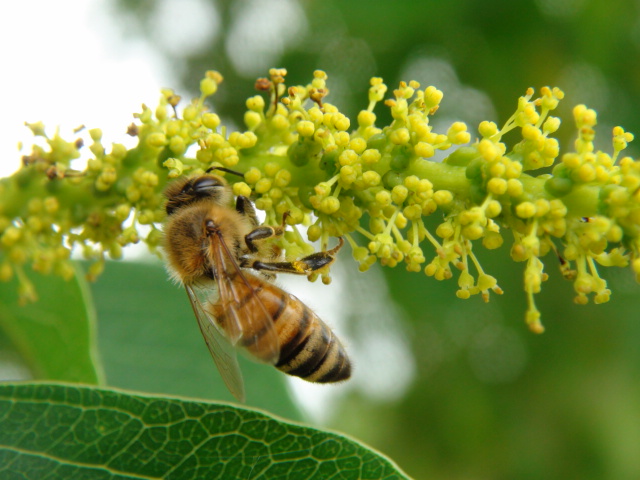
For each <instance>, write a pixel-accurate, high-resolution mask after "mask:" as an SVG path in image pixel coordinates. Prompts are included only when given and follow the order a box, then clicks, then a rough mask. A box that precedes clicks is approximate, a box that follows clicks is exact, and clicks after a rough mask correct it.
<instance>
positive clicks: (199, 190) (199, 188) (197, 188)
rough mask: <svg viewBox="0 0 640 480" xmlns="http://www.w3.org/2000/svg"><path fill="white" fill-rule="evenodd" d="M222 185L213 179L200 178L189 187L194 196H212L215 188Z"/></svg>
mask: <svg viewBox="0 0 640 480" xmlns="http://www.w3.org/2000/svg"><path fill="white" fill-rule="evenodd" d="M221 186H222V183H220V181H219V180H218V179H216V178H214V177H200V178H199V179H197V180H196V181H195V182H193V186H192V187H191V188H192V189H193V191H194V192H195V193H196V195H202V196H205V195H212V194H213V192H214V191H215V189H216V188H218V187H221Z"/></svg>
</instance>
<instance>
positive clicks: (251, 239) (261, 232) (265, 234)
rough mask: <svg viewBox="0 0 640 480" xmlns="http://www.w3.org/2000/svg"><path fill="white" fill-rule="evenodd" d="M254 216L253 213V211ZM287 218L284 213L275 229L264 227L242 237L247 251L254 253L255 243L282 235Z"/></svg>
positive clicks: (256, 248) (256, 249) (286, 213)
mask: <svg viewBox="0 0 640 480" xmlns="http://www.w3.org/2000/svg"><path fill="white" fill-rule="evenodd" d="M238 198H240V197H238ZM247 201H248V200H247ZM236 208H237V203H236ZM252 208H253V207H252ZM254 215H255V211H254ZM288 216H289V212H284V214H283V215H282V224H281V225H279V226H277V227H272V226H269V225H264V226H262V227H256V228H254V229H253V230H251V231H250V232H249V233H247V234H246V235H245V236H244V241H245V243H246V244H247V248H248V249H249V251H250V252H251V253H256V252H257V251H258V247H257V245H256V243H255V242H257V241H260V240H264V239H267V238H272V237H279V236H281V235H282V234H283V233H284V228H285V222H286V220H287V217H288Z"/></svg>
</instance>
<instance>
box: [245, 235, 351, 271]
mask: <svg viewBox="0 0 640 480" xmlns="http://www.w3.org/2000/svg"><path fill="white" fill-rule="evenodd" d="M338 241H339V243H338V245H337V246H335V247H334V248H332V249H331V250H326V251H324V252H317V253H312V254H311V255H307V256H306V257H303V258H301V259H299V260H293V261H291V262H263V261H261V260H249V259H248V258H247V260H249V261H247V263H246V264H244V265H243V266H245V267H249V268H253V269H254V270H258V271H262V272H272V273H293V274H296V275H310V274H312V273H313V272H315V271H317V270H320V269H321V268H324V267H326V266H328V265H331V264H332V263H333V262H334V261H335V260H336V255H337V253H338V251H339V250H340V249H341V248H342V245H344V240H343V239H342V237H340V238H339V239H338Z"/></svg>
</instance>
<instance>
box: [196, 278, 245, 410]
mask: <svg viewBox="0 0 640 480" xmlns="http://www.w3.org/2000/svg"><path fill="white" fill-rule="evenodd" d="M185 288H186V290H187V296H188V297H189V302H191V307H192V308H193V313H195V315H196V319H197V320H198V327H200V332H201V333H202V336H203V337H204V341H205V343H206V344H207V348H208V349H209V352H210V353H211V356H212V357H213V361H214V362H215V363H216V366H217V367H218V370H219V371H220V376H221V377H222V380H223V381H224V383H225V385H226V386H227V388H228V389H229V391H230V392H231V393H232V394H233V396H234V397H236V399H238V401H240V402H242V403H244V401H245V394H244V382H243V381H242V372H241V371H240V365H238V359H237V356H236V349H235V348H234V347H233V345H231V344H230V343H229V341H228V340H227V339H226V338H225V337H224V336H223V335H222V333H221V332H220V331H219V330H218V326H217V325H216V323H215V320H214V319H213V317H211V315H210V314H209V313H208V312H207V311H206V310H205V309H204V308H203V306H202V302H203V301H204V300H203V301H201V300H200V298H199V297H198V294H197V293H196V290H194V287H193V286H191V285H185ZM196 288H197V287H196ZM203 294H204V292H203Z"/></svg>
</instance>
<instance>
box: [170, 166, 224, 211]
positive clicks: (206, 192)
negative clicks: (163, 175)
mask: <svg viewBox="0 0 640 480" xmlns="http://www.w3.org/2000/svg"><path fill="white" fill-rule="evenodd" d="M164 195H165V197H166V198H167V205H166V207H165V208H166V210H167V215H171V214H172V213H173V212H175V211H176V210H177V209H179V208H182V207H186V206H187V205H191V204H193V203H195V202H198V201H200V200H209V201H213V202H215V203H217V204H220V205H226V204H228V203H229V202H230V201H231V191H230V190H229V185H228V184H227V182H226V181H225V180H224V179H223V178H222V177H218V176H217V175H208V174H205V175H198V176H196V177H188V178H183V179H180V180H176V181H175V182H173V183H172V184H170V185H169V186H168V187H167V189H166V190H165V192H164Z"/></svg>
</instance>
